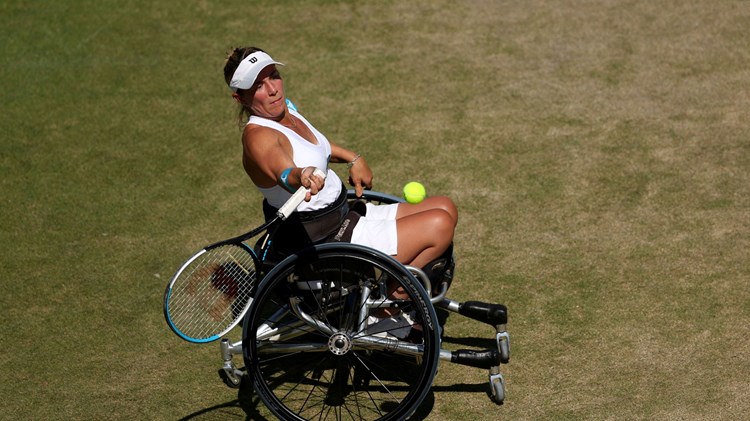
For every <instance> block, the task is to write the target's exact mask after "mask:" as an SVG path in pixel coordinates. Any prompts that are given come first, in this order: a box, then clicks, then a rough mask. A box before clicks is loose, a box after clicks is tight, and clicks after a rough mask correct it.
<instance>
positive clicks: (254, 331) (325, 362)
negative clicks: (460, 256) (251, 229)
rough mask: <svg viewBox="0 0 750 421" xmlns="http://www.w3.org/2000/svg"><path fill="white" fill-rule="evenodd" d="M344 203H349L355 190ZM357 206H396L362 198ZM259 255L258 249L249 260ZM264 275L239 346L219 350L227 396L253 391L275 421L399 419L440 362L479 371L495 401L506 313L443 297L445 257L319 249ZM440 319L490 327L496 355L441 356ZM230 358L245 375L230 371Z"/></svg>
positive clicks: (499, 396) (505, 355) (380, 197)
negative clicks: (247, 385) (400, 257)
mask: <svg viewBox="0 0 750 421" xmlns="http://www.w3.org/2000/svg"><path fill="white" fill-rule="evenodd" d="M348 197H349V199H350V200H352V201H353V200H354V199H355V197H354V193H353V191H349V192H348ZM362 199H364V200H366V201H370V202H373V203H396V202H402V201H403V200H402V199H400V198H398V197H395V196H391V195H388V194H383V193H378V192H372V191H366V192H365V194H364V198H359V200H362ZM263 247H264V244H263V241H259V242H258V243H257V244H256V252H257V253H258V255H261V256H262V252H263V250H262V249H263ZM263 267H264V268H265V269H263V270H262V271H261V273H260V274H259V275H258V279H262V281H261V282H259V283H258V285H257V286H256V287H257V289H255V290H254V292H253V297H254V298H253V301H252V305H250V307H249V309H248V311H247V313H246V315H245V317H244V320H243V327H242V340H241V341H237V342H233V341H230V340H229V339H228V338H222V339H221V341H220V346H221V356H222V360H223V366H222V368H221V369H220V370H219V374H220V376H221V378H222V380H223V381H224V382H225V383H226V384H227V385H228V386H230V387H235V388H237V387H239V386H240V383H241V382H246V381H250V382H252V387H253V389H254V390H255V393H256V394H257V395H258V397H259V398H260V399H261V400H262V401H263V403H264V404H265V405H266V406H267V407H268V408H269V410H270V411H271V412H273V414H274V415H275V416H277V417H278V418H280V419H283V420H302V419H313V418H320V417H321V416H322V414H329V413H331V414H336V415H335V416H336V419H342V418H345V419H365V420H400V419H406V418H408V417H409V416H411V415H412V414H413V413H414V412H415V411H416V409H417V408H418V407H419V405H420V404H421V403H422V401H423V400H424V399H425V397H426V396H427V394H428V392H429V390H430V388H431V385H432V382H433V379H434V376H435V374H436V371H437V367H438V363H439V361H440V360H442V361H446V362H451V363H457V364H461V365H465V366H470V367H475V368H480V369H487V370H488V371H489V374H488V389H487V393H488V395H489V397H490V399H491V400H492V401H493V402H495V403H497V404H502V402H503V400H504V399H505V381H504V378H503V375H502V374H501V373H500V366H501V364H505V363H507V362H508V361H509V358H510V336H509V335H508V332H507V331H506V323H507V320H508V316H507V308H506V307H505V306H504V305H501V304H488V303H482V302H476V301H467V302H463V303H462V302H457V301H453V300H451V299H449V298H447V297H446V292H447V290H448V287H449V286H450V283H451V279H452V278H453V268H454V265H453V253H452V250H450V251H449V252H448V253H447V255H446V256H445V258H443V259H439V260H437V261H435V262H433V263H432V264H430V265H428V266H427V267H426V268H424V269H422V268H416V267H411V266H404V265H402V264H401V263H399V262H397V261H396V260H394V259H393V258H392V257H390V256H388V255H385V254H383V253H381V252H379V251H377V250H374V249H371V248H368V247H363V246H358V245H354V244H350V243H324V244H316V245H312V246H309V247H307V248H306V249H304V250H302V251H300V252H298V253H295V254H293V255H290V256H288V257H286V258H285V259H283V260H282V261H280V262H278V263H274V264H268V263H267V262H266V264H265V265H264V266H263ZM436 309H437V310H436ZM438 311H440V312H441V313H445V314H448V313H458V314H461V315H463V316H467V317H470V318H472V319H474V320H477V321H479V322H482V323H486V324H488V325H490V326H491V327H492V328H493V329H494V335H495V341H494V344H495V345H493V347H492V348H491V349H483V350H466V349H464V350H456V351H449V350H444V349H441V338H442V331H443V326H442V325H441V323H440V322H439V319H438ZM240 354H241V355H242V358H243V360H244V369H240V368H238V367H237V366H236V365H235V363H234V357H235V356H238V355H240Z"/></svg>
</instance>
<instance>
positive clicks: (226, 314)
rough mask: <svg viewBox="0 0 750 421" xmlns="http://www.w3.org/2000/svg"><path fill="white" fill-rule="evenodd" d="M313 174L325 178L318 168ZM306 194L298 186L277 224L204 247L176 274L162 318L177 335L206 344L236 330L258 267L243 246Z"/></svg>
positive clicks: (253, 285)
mask: <svg viewBox="0 0 750 421" xmlns="http://www.w3.org/2000/svg"><path fill="white" fill-rule="evenodd" d="M313 174H315V175H318V176H320V177H322V178H325V176H326V174H325V173H324V172H323V171H321V170H319V169H316V170H315V172H314V173H313ZM306 194H307V189H306V188H304V187H300V188H299V189H298V190H297V191H296V192H295V193H294V194H293V195H292V197H291V198H289V200H287V202H286V203H285V204H284V205H283V206H282V207H281V208H279V210H278V212H277V213H276V216H275V217H274V218H273V219H271V220H270V221H268V222H266V223H264V224H263V225H261V226H259V227H258V228H255V229H253V230H252V231H249V232H247V233H245V234H242V235H240V236H238V237H234V238H230V239H228V240H224V241H220V242H218V243H214V244H212V245H210V246H207V247H205V248H203V249H202V250H200V251H199V252H197V253H195V254H194V255H193V256H192V257H190V259H188V260H187V261H186V262H185V263H184V264H183V265H182V266H181V267H180V268H179V269H178V270H177V272H176V273H175V274H174V276H172V279H171V280H170V281H169V283H168V284H167V289H166V291H165V292H164V317H165V318H166V320H167V324H168V325H169V327H170V328H171V329H172V331H173V332H174V333H176V334H177V336H179V337H180V338H182V339H184V340H186V341H188V342H193V343H207V342H212V341H215V340H217V339H219V338H221V337H222V336H224V335H225V334H227V333H228V332H229V331H230V330H232V329H233V328H234V327H235V326H237V324H238V323H239V322H240V320H242V318H243V317H244V316H245V313H246V312H247V310H248V308H250V305H251V304H252V301H253V300H252V296H251V294H252V292H253V288H254V287H255V284H256V282H257V280H258V279H257V277H258V269H259V266H260V261H259V260H258V257H257V256H256V255H255V252H254V251H253V249H252V248H251V247H250V246H248V245H247V244H245V241H247V240H249V239H250V238H253V237H255V236H256V235H258V234H260V233H262V232H265V231H266V230H267V229H268V228H269V227H271V226H272V225H274V224H276V223H278V222H280V221H284V220H286V219H287V218H288V217H289V216H290V215H291V214H292V212H294V211H295V209H297V206H299V204H300V203H302V201H303V200H304V199H305V195H306Z"/></svg>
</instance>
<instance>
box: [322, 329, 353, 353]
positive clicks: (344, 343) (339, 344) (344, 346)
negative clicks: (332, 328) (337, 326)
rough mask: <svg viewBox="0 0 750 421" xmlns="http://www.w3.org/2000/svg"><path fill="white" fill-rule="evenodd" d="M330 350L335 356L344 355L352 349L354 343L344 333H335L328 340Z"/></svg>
mask: <svg viewBox="0 0 750 421" xmlns="http://www.w3.org/2000/svg"><path fill="white" fill-rule="evenodd" d="M328 349H330V350H331V352H332V353H334V354H335V355H344V354H346V353H347V352H349V350H350V349H352V341H351V339H350V338H349V336H347V335H346V334H344V333H334V334H333V335H331V337H330V338H329V339H328Z"/></svg>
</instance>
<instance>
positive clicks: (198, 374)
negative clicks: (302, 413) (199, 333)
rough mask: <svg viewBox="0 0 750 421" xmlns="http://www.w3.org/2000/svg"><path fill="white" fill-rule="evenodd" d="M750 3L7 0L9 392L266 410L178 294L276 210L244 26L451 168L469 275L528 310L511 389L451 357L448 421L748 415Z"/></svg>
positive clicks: (53, 405)
mask: <svg viewBox="0 0 750 421" xmlns="http://www.w3.org/2000/svg"><path fill="white" fill-rule="evenodd" d="M748 27H750V7H748V5H747V4H746V3H745V2H742V1H728V0H727V1H725V0H721V1H715V2H700V1H661V2H646V1H629V2H616V1H598V2H595V1H562V2H553V3H550V2H543V1H524V2H520V1H504V2H491V1H462V2H449V1H438V2H434V1H416V2H395V1H384V2H366V3H362V4H361V2H347V1H325V0H318V1H311V2H302V1H290V2H270V1H260V2H252V4H250V3H247V4H219V3H211V2H203V1H184V2H179V3H172V2H164V1H157V2H146V1H139V0H130V1H125V2H113V1H100V2H92V1H66V2H53V1H37V2H24V1H18V0H11V1H8V2H5V3H3V5H2V6H0V45H1V46H2V50H3V55H2V56H0V91H1V92H2V93H3V94H2V95H3V98H2V104H3V105H2V113H0V129H2V133H3V134H2V140H1V141H0V186H2V199H1V202H0V203H2V205H1V206H2V207H1V208H0V224H1V225H0V227H1V228H2V230H0V244H1V245H2V246H1V247H2V250H1V251H2V256H3V257H2V260H0V279H1V282H2V287H3V288H2V289H3V294H2V296H1V298H0V315H1V317H2V319H1V320H0V321H1V323H0V338H1V339H0V341H2V344H1V345H2V347H1V348H0V349H2V351H0V368H1V369H2V372H3V381H2V382H1V383H0V385H1V386H0V400H1V401H2V402H3V407H4V410H3V411H2V413H1V415H0V418H2V419H8V420H16V419H180V418H183V417H188V416H194V417H195V418H198V419H235V418H238V419H242V418H259V417H258V416H257V414H255V413H254V412H253V411H252V410H251V408H252V407H253V406H254V405H255V404H257V402H254V401H252V399H251V398H248V397H247V396H246V395H243V396H244V398H243V401H242V402H241V405H240V404H239V403H237V402H236V401H237V399H238V393H237V392H236V391H234V390H230V389H227V388H226V387H225V386H224V385H223V384H222V383H221V382H220V381H219V379H218V377H217V376H216V370H218V369H219V368H220V360H219V352H218V345H215V346H214V345H209V346H197V345H190V344H187V343H185V342H181V341H180V340H179V339H178V338H176V337H175V336H174V335H172V334H171V333H170V332H169V330H168V329H167V327H166V325H165V323H164V321H163V316H162V310H161V299H162V293H163V289H164V286H165V284H166V281H167V280H168V279H169V277H170V276H171V275H172V273H173V272H174V270H175V269H176V267H177V266H178V265H179V264H180V263H181V261H182V260H183V259H184V258H186V257H187V256H188V255H190V254H191V253H192V252H193V251H194V250H195V249H197V248H198V247H200V246H202V245H205V244H206V243H209V242H212V241H214V240H218V239H222V238H226V237H228V236H231V235H234V234H238V233H241V232H244V230H246V229H247V228H249V227H252V226H256V225H257V224H258V222H259V221H260V219H261V216H260V209H259V201H260V196H259V193H258V192H257V191H255V190H254V188H253V187H252V185H251V184H250V182H249V181H248V180H247V179H246V176H245V175H244V174H243V172H242V169H241V165H240V161H239V154H240V149H239V148H240V144H239V131H238V129H237V126H236V123H235V117H236V109H235V107H234V104H233V102H232V100H231V98H230V97H229V93H228V90H227V88H226V87H225V86H224V83H223V78H222V73H221V69H222V66H223V59H224V54H225V52H226V51H228V50H229V49H230V48H231V47H233V46H237V45H245V44H254V45H257V46H260V47H262V48H264V49H266V50H268V51H270V52H271V53H272V54H273V56H274V58H276V59H278V60H280V61H282V62H285V63H286V64H287V66H286V67H285V68H284V69H283V76H284V78H285V81H286V85H287V91H288V93H289V96H290V97H291V98H292V99H293V100H294V101H295V103H296V104H297V105H298V107H299V108H300V110H301V111H302V112H303V114H305V115H306V117H308V118H309V119H310V120H311V121H312V122H313V123H315V124H316V126H317V127H318V128H319V129H320V130H321V131H323V132H324V133H326V134H327V135H328V136H329V138H330V139H332V140H333V141H336V142H338V143H341V144H342V145H345V146H347V147H349V148H350V149H353V150H356V151H358V152H360V153H362V154H363V155H364V156H365V157H367V160H368V162H369V164H370V166H371V167H372V168H373V170H374V171H375V177H376V179H375V182H376V189H378V190H381V191H385V192H388V193H398V192H399V191H400V188H401V186H403V184H405V183H406V182H408V181H411V180H418V181H421V182H422V183H423V184H425V185H426V187H427V190H428V194H446V195H449V196H451V197H452V198H453V199H454V200H455V201H456V203H457V204H458V206H459V209H460V212H461V216H460V218H461V220H460V222H459V227H458V232H457V238H456V253H457V257H458V269H457V270H458V273H457V275H458V276H457V280H456V282H455V284H454V286H453V288H452V289H451V296H452V298H454V299H457V300H486V301H493V302H501V303H504V304H506V305H508V307H509V309H510V323H509V326H508V327H509V331H510V333H511V336H512V341H513V355H512V358H511V363H510V364H509V365H508V366H506V367H505V375H506V380H507V386H508V395H507V401H506V404H505V405H503V406H501V407H497V406H495V405H494V404H492V403H490V401H489V399H488V398H487V397H486V396H485V394H484V389H483V387H484V382H486V373H485V372H484V371H482V370H475V369H465V368H461V367H458V366H453V365H450V364H444V363H443V364H441V367H440V371H439V373H438V376H437V377H436V380H435V385H434V394H433V395H432V396H431V397H430V399H429V402H428V403H429V405H428V408H427V409H428V410H429V411H430V412H429V416H428V419H436V420H453V419H476V420H490V419H576V420H578V419H596V420H600V419H740V418H742V416H743V415H744V414H747V413H748V412H750V404H749V403H748V402H750V394H749V393H748V390H750V382H748V380H747V378H748V376H749V375H750V363H749V361H750V353H749V352H748V350H750V340H749V339H748V335H747V326H748V325H750V290H749V289H748V287H747V286H748V279H749V278H750V263H748V252H747V251H748V249H750V171H749V169H750V142H749V141H748V133H750V120H749V118H748V112H747V110H748V109H750V95H749V92H748V86H750V72H749V71H748V68H750V53H749V52H748V51H749V50H748V49H747V45H750V35H749V33H748V31H747V28H748ZM446 334H447V336H448V341H447V343H446V346H447V347H449V348H453V349H455V348H461V347H464V346H466V344H467V343H472V340H473V338H489V337H491V336H490V335H491V332H490V331H489V329H483V328H481V326H477V324H476V323H474V322H472V321H469V320H464V319H461V318H459V317H451V318H450V319H449V323H448V325H447V332H446ZM247 399H250V400H249V401H248V400H247ZM243 408H244V410H243ZM246 410H247V411H249V414H247V413H246ZM259 410H261V411H262V409H261V408H259ZM261 416H262V414H261Z"/></svg>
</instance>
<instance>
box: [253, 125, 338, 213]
mask: <svg viewBox="0 0 750 421" xmlns="http://www.w3.org/2000/svg"><path fill="white" fill-rule="evenodd" d="M289 112H290V113H291V114H292V115H293V116H295V117H297V118H298V119H299V120H300V121H302V122H303V123H304V124H305V125H307V128H309V129H310V131H311V132H312V133H313V135H314V136H315V139H316V140H317V141H318V144H317V145H314V144H312V143H310V142H308V141H307V140H305V139H304V138H303V137H302V136H300V135H298V134H297V133H296V132H294V131H293V130H291V129H289V128H288V127H284V126H282V125H281V124H279V123H277V122H275V121H273V120H269V119H267V118H262V117H258V116H250V119H248V121H247V124H256V125H258V126H263V127H268V128H271V129H274V130H276V131H279V132H281V134H283V135H284V136H286V138H287V139H289V143H290V144H291V145H292V160H293V161H294V165H295V166H296V167H299V168H305V167H310V166H313V167H315V168H319V169H321V170H323V171H325V172H326V174H327V175H326V181H325V185H324V186H323V189H322V190H320V191H319V192H318V194H316V195H315V196H313V197H312V199H310V201H309V202H302V203H301V204H300V205H299V206H298V207H297V211H298V212H305V211H314V210H318V209H323V208H325V207H326V206H328V205H330V204H331V203H333V202H334V201H336V199H337V198H338V197H339V195H340V194H341V188H342V183H341V179H339V177H338V175H337V174H336V173H335V172H334V171H333V170H332V169H330V168H328V160H329V159H330V158H331V143H330V142H328V139H327V138H326V137H325V136H324V135H323V134H322V133H320V132H319V131H318V130H317V129H316V128H315V127H313V126H312V124H310V123H309V122H308V121H307V120H306V119H305V118H304V117H302V115H300V114H299V113H297V112H294V111H292V110H289ZM256 187H257V186H256ZM258 190H260V192H261V193H262V194H263V197H265V198H266V200H268V203H269V204H270V205H271V206H273V207H275V208H280V207H281V206H282V205H283V204H284V203H286V201H287V200H289V198H290V197H292V194H291V193H289V192H288V191H286V189H285V188H283V187H281V186H279V185H278V184H277V185H275V186H273V187H268V188H265V187H258Z"/></svg>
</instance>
